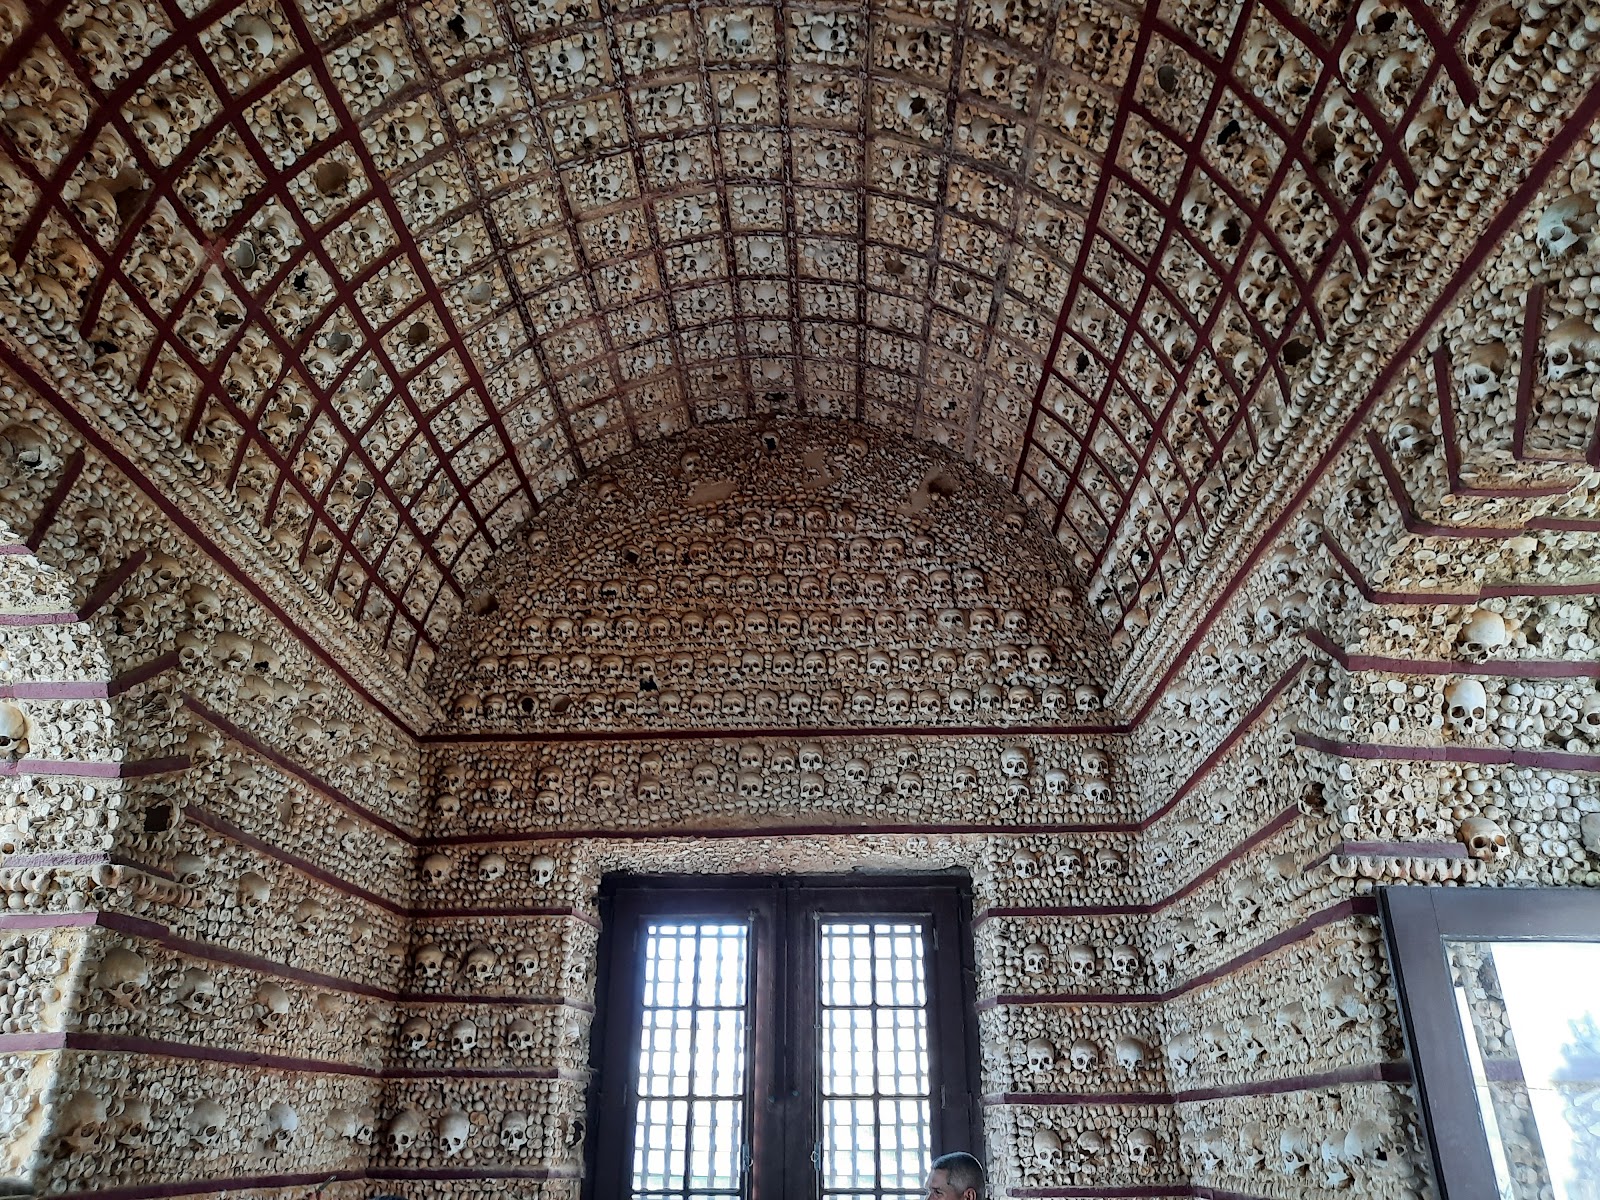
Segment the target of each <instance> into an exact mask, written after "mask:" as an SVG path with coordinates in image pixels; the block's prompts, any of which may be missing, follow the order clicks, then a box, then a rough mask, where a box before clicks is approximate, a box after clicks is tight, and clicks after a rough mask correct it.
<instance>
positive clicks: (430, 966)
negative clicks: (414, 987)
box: [411, 942, 444, 982]
mask: <svg viewBox="0 0 1600 1200" xmlns="http://www.w3.org/2000/svg"><path fill="white" fill-rule="evenodd" d="M411 963H412V968H413V970H414V971H415V972H416V976H417V978H418V979H424V980H428V981H430V982H431V981H433V980H436V979H438V978H439V977H440V976H441V975H443V974H444V951H443V950H441V949H439V947H438V946H436V945H434V944H433V943H432V942H426V943H424V944H423V945H421V946H418V947H417V948H416V950H415V951H414V952H413V953H412V955H411Z"/></svg>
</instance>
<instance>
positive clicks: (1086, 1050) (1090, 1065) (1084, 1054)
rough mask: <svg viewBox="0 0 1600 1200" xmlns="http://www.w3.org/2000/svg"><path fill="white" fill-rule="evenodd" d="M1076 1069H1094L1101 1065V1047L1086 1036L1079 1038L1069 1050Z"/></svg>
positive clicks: (1069, 1056) (1069, 1055) (1073, 1067)
mask: <svg viewBox="0 0 1600 1200" xmlns="http://www.w3.org/2000/svg"><path fill="white" fill-rule="evenodd" d="M1067 1057H1068V1058H1069V1059H1070V1060H1071V1062H1072V1069H1073V1070H1074V1071H1092V1070H1093V1069H1094V1068H1095V1067H1097V1066H1099V1065H1100V1047H1098V1046H1096V1045H1095V1044H1094V1043H1093V1042H1091V1041H1088V1040H1087V1039H1085V1038H1078V1039H1077V1040H1076V1041H1074V1042H1073V1043H1072V1046H1071V1047H1070V1049H1069V1050H1068V1051H1067Z"/></svg>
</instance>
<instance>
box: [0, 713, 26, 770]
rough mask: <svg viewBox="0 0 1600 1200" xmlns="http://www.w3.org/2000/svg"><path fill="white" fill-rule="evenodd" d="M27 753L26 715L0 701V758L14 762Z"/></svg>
mask: <svg viewBox="0 0 1600 1200" xmlns="http://www.w3.org/2000/svg"><path fill="white" fill-rule="evenodd" d="M27 753H28V717H27V714H26V713H24V712H23V711H22V709H21V708H19V707H18V706H17V705H15V704H12V703H10V702H9V701H0V756H3V757H5V758H7V759H10V760H11V761H13V762H15V761H16V760H17V759H19V758H21V757H22V756H23V755H25V754H27Z"/></svg>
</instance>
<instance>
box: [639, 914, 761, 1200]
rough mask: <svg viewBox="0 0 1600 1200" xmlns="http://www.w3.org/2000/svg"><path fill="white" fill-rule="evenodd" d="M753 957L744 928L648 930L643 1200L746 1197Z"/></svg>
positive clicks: (678, 925)
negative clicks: (744, 1173)
mask: <svg viewBox="0 0 1600 1200" xmlns="http://www.w3.org/2000/svg"><path fill="white" fill-rule="evenodd" d="M748 949H749V929H748V928H747V927H746V926H745V925H742V924H729V923H726V922H720V921H719V922H672V923H667V922H662V923H658V924H650V925H647V926H646V927H645V947H644V965H645V969H644V1012H643V1014H642V1019H641V1021H640V1033H639V1074H638V1079H637V1081H636V1087H637V1089H638V1096H639V1099H638V1104H637V1106H636V1109H635V1113H634V1135H633V1187H632V1194H633V1195H634V1196H635V1197H645V1196H648V1197H651V1198H652V1200H725V1198H727V1197H737V1196H739V1195H740V1194H741V1183H742V1178H741V1177H742V1170H743V1159H744V1123H745V1111H744V1087H745V1034H746V1030H747V1029H748V1025H749V1013H748V1011H747V1004H748V999H747V998H748V993H749V987H748V983H749V981H748V978H747V969H746V968H747V963H748Z"/></svg>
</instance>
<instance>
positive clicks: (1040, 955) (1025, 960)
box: [1022, 942, 1050, 975]
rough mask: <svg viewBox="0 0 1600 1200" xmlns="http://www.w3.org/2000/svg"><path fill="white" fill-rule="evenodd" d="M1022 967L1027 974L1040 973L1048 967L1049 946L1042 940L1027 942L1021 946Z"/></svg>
mask: <svg viewBox="0 0 1600 1200" xmlns="http://www.w3.org/2000/svg"><path fill="white" fill-rule="evenodd" d="M1022 969H1023V970H1024V971H1026V972H1027V973H1028V974H1029V975H1042V974H1044V972H1046V971H1048V970H1049V969H1050V948H1049V947H1048V946H1046V945H1045V944H1044V943H1043V942H1029V943H1028V944H1027V945H1026V946H1024V947H1023V948H1022Z"/></svg>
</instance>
